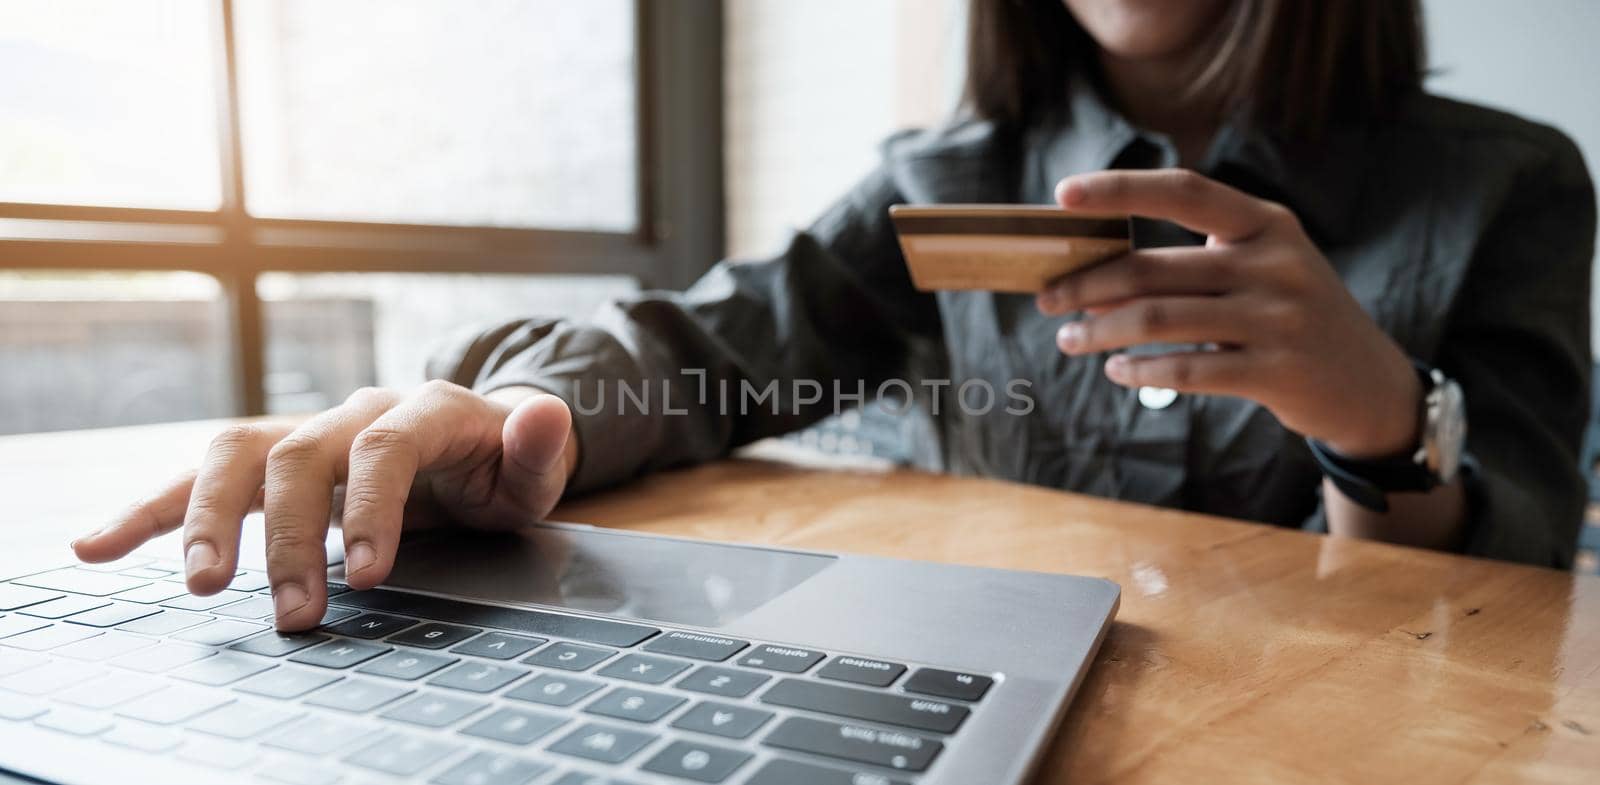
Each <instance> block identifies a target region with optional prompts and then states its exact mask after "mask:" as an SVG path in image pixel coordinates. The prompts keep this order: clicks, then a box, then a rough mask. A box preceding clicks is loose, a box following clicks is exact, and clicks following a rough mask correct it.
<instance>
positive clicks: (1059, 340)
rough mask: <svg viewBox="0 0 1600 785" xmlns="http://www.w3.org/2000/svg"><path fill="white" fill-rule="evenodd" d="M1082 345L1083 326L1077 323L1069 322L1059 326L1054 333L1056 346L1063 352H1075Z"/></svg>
mask: <svg viewBox="0 0 1600 785" xmlns="http://www.w3.org/2000/svg"><path fill="white" fill-rule="evenodd" d="M1082 345H1083V325H1082V324H1081V323H1079V322H1069V323H1067V324H1063V325H1061V329H1059V330H1057V331H1056V346H1059V347H1061V351H1063V352H1075V351H1077V350H1078V347H1079V346H1082Z"/></svg>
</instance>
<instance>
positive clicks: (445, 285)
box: [256, 273, 638, 414]
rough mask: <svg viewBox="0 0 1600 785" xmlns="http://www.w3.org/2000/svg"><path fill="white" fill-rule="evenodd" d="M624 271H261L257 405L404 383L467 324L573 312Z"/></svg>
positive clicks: (596, 299) (297, 404) (602, 295)
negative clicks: (263, 390)
mask: <svg viewBox="0 0 1600 785" xmlns="http://www.w3.org/2000/svg"><path fill="white" fill-rule="evenodd" d="M637 289H638V286H637V284H636V283H635V282H634V280H633V279H632V278H631V277H627V276H600V275H597V276H558V275H441V274H430V273H394V274H367V273H267V274H265V275H262V276H261V278H260V279H259V282H258V283H257V285H256V291H257V293H259V294H260V295H261V298H262V301H263V304H262V309H263V312H264V313H265V315H266V319H267V410H268V411H269V412H272V413H274V414H286V413H294V412H310V411H317V410H319V409H326V408H328V407H329V406H332V405H334V404H337V403H339V402H340V401H342V400H344V398H345V396H347V395H349V394H350V393H351V392H352V391H354V390H355V389H356V388H358V387H363V386H366V385H371V384H380V385H384V386H390V387H409V386H411V385H414V384H417V383H418V382H420V381H422V380H423V379H424V378H426V377H425V376H424V372H423V365H424V363H425V362H426V361H427V359H428V355H429V354H430V352H431V351H432V350H433V349H434V347H435V346H437V345H438V344H439V343H440V342H441V341H442V340H444V339H446V338H448V337H449V336H450V335H451V334H452V333H454V332H455V331H456V330H458V329H461V328H463V327H466V326H469V325H476V324H489V323H495V322H499V321H503V320H511V319H517V318H523V317H528V316H548V317H566V318H573V317H583V316H587V315H589V314H590V313H591V312H593V311H594V309H595V308H596V307H598V306H599V305H600V304H602V303H604V302H605V301H606V300H608V299H610V298H613V297H617V296H620V295H625V294H627V293H630V292H634V291H637Z"/></svg>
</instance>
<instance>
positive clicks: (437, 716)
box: [378, 694, 489, 728]
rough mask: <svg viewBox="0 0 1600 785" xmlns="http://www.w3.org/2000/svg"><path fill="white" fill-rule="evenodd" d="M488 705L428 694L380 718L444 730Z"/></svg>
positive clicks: (381, 715)
mask: <svg viewBox="0 0 1600 785" xmlns="http://www.w3.org/2000/svg"><path fill="white" fill-rule="evenodd" d="M488 705H489V703H488V702H487V701H481V700H472V699H470V698H457V697H455V696H453V695H438V694H427V695H418V696H416V697H415V698H412V699H410V700H408V701H406V702H405V703H401V704H399V705H397V706H393V707H391V708H389V709H388V710H387V711H385V712H383V713H382V714H379V715H378V716H380V717H386V718H388V719H391V720H399V721H401V722H409V723H411V724H413V725H424V726H427V727H429V728H443V727H445V726H446V725H454V724H456V722H457V721H459V720H464V719H466V718H467V717H468V716H469V715H472V714H476V713H478V712H479V711H482V710H483V709H484V708H486V707H487V706H488Z"/></svg>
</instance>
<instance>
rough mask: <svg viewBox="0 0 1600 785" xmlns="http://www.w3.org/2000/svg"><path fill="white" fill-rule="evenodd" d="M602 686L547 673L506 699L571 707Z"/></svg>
mask: <svg viewBox="0 0 1600 785" xmlns="http://www.w3.org/2000/svg"><path fill="white" fill-rule="evenodd" d="M601 686H603V685H601V683H600V682H597V681H590V680H588V679H579V678H576V677H572V676H556V675H553V674H548V673H546V674H540V675H539V676H538V677H536V678H534V680H533V681H530V682H528V683H526V684H523V685H521V686H519V687H517V688H516V689H514V690H512V691H510V692H508V693H506V697H507V698H515V699H517V700H524V701H533V702H534V703H543V704H545V705H547V706H571V705H572V704H574V703H577V702H578V701H580V700H583V699H584V698H585V697H587V696H588V695H589V694H591V693H593V692H594V691H595V690H598V689H600V687H601Z"/></svg>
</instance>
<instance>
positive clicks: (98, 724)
mask: <svg viewBox="0 0 1600 785" xmlns="http://www.w3.org/2000/svg"><path fill="white" fill-rule="evenodd" d="M33 724H35V725H38V726H39V727H41V728H49V729H50V730H58V731H61V732H62V733H70V734H72V735H74V736H95V735H98V734H101V733H104V732H106V731H108V730H111V724H112V723H111V720H110V719H109V718H107V717H106V716H105V715H104V714H94V713H91V712H87V711H79V710H78V709H62V708H56V709H51V710H50V713H49V714H46V715H44V716H42V717H40V718H38V719H36V720H34V721H33Z"/></svg>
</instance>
